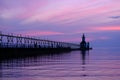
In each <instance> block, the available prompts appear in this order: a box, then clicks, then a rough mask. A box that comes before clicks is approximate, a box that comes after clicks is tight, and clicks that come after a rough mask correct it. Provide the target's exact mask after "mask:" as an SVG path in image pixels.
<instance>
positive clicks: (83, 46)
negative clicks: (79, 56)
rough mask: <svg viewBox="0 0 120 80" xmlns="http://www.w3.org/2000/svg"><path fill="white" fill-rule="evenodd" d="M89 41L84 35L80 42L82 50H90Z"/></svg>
mask: <svg viewBox="0 0 120 80" xmlns="http://www.w3.org/2000/svg"><path fill="white" fill-rule="evenodd" d="M89 45H90V44H89V42H86V41H85V35H84V34H83V36H82V41H81V42H80V50H90V49H92V48H90V46H89Z"/></svg>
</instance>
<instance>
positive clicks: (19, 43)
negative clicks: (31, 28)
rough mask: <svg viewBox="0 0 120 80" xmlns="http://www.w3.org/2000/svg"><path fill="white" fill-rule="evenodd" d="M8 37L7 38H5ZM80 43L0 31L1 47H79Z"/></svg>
mask: <svg viewBox="0 0 120 80" xmlns="http://www.w3.org/2000/svg"><path fill="white" fill-rule="evenodd" d="M5 39H6V40H5ZM79 47H80V45H79V44H73V43H67V42H58V41H51V40H44V39H38V38H32V37H29V36H27V37H25V36H24V37H23V36H22V35H13V34H3V33H2V32H1V31H0V48H71V49H77V48H79Z"/></svg>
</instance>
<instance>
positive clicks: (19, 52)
mask: <svg viewBox="0 0 120 80" xmlns="http://www.w3.org/2000/svg"><path fill="white" fill-rule="evenodd" d="M71 51H73V50H71V49H69V48H65V49H64V48H42V49H40V48H0V59H9V58H20V57H29V56H39V55H46V54H60V53H64V52H71Z"/></svg>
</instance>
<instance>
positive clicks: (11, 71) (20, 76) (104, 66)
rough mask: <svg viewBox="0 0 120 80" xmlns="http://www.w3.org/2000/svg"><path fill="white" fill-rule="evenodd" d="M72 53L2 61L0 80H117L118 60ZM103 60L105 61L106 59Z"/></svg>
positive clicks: (104, 55)
mask: <svg viewBox="0 0 120 80" xmlns="http://www.w3.org/2000/svg"><path fill="white" fill-rule="evenodd" d="M97 52H98V51H94V52H92V53H91V52H89V51H73V52H68V53H67V52H64V53H49V54H42V55H40V56H33V57H26V58H16V59H10V60H2V61H1V62H0V80H27V79H28V80H79V79H82V80H101V77H102V78H103V79H104V80H117V79H118V78H120V77H119V76H120V72H119V70H120V69H119V68H120V63H119V61H120V57H119V56H118V55H120V54H119V52H118V53H114V54H112V53H111V55H110V53H109V54H108V53H106V52H105V51H104V52H102V50H101V52H100V53H101V54H99V52H98V53H97ZM106 56H107V57H106Z"/></svg>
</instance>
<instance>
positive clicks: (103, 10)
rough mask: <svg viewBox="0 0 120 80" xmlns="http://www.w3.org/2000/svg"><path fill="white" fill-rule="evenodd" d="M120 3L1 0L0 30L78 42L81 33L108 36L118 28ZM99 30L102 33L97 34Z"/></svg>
mask: <svg viewBox="0 0 120 80" xmlns="http://www.w3.org/2000/svg"><path fill="white" fill-rule="evenodd" d="M119 3H120V0H17V1H16V0H0V30H1V31H3V32H9V33H17V34H25V35H26V34H27V35H30V36H38V37H43V38H44V37H47V38H48V39H55V40H61V41H74V42H78V41H79V40H81V35H82V33H86V35H87V36H88V38H89V39H88V40H93V39H94V40H98V38H97V37H101V38H102V39H103V38H105V39H111V38H112V37H113V34H115V33H117V34H118V33H119V31H120V5H119ZM107 32H108V33H107ZM102 33H105V35H104V36H103V35H99V34H102ZM119 34H120V33H119ZM78 35H79V37H78ZM89 35H90V36H89ZM93 35H94V37H92V36H93ZM111 35H112V36H111ZM58 37H59V39H58ZM90 37H91V39H90ZM79 38H80V39H79Z"/></svg>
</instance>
